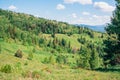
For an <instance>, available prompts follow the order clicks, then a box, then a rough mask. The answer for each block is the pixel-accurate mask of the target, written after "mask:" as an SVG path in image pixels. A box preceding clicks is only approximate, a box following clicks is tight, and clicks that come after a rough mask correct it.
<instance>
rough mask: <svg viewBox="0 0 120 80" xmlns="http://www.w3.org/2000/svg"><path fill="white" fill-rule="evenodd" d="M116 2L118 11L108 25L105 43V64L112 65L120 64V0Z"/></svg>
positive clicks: (116, 10)
mask: <svg viewBox="0 0 120 80" xmlns="http://www.w3.org/2000/svg"><path fill="white" fill-rule="evenodd" d="M115 1H116V9H115V11H114V12H113V16H112V18H111V23H110V24H108V25H107V27H106V32H107V34H108V37H107V39H106V40H105V41H104V44H105V48H104V50H105V52H106V55H105V56H104V60H105V62H108V63H109V64H111V65H116V64H120V0H115Z"/></svg>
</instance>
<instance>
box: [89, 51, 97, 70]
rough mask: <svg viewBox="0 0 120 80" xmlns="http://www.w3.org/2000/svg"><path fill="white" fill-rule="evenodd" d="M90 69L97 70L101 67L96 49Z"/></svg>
mask: <svg viewBox="0 0 120 80" xmlns="http://www.w3.org/2000/svg"><path fill="white" fill-rule="evenodd" d="M90 67H91V69H97V68H98V67H99V54H98V53H97V52H96V50H95V49H93V50H92V52H91V58H90Z"/></svg>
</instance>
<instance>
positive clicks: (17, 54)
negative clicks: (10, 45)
mask: <svg viewBox="0 0 120 80" xmlns="http://www.w3.org/2000/svg"><path fill="white" fill-rule="evenodd" d="M15 56H16V57H18V58H22V57H23V54H22V51H21V50H20V49H18V50H17V52H16V53H15Z"/></svg>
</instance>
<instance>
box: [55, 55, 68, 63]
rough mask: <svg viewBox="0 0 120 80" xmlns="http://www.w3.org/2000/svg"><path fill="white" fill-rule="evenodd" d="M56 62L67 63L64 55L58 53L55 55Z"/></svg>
mask: <svg viewBox="0 0 120 80" xmlns="http://www.w3.org/2000/svg"><path fill="white" fill-rule="evenodd" d="M56 62H57V63H60V64H66V63H67V57H66V56H64V55H58V56H57V57H56Z"/></svg>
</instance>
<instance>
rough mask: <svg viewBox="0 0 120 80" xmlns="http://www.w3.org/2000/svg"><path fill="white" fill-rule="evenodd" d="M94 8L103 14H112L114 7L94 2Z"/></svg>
mask: <svg viewBox="0 0 120 80" xmlns="http://www.w3.org/2000/svg"><path fill="white" fill-rule="evenodd" d="M94 7H95V8H96V9H100V10H102V11H104V12H112V11H114V9H115V7H114V6H111V5H109V4H108V3H106V2H95V3H94Z"/></svg>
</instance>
